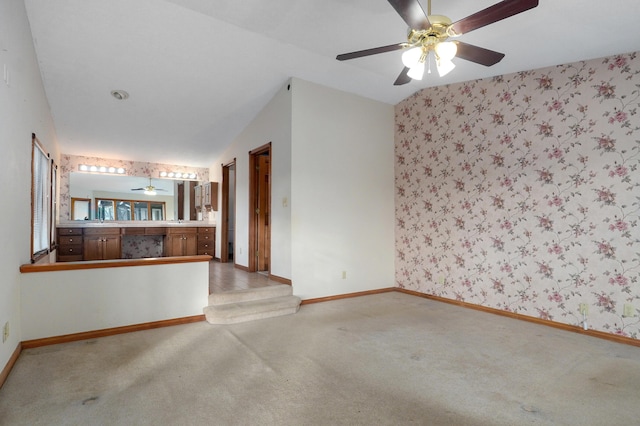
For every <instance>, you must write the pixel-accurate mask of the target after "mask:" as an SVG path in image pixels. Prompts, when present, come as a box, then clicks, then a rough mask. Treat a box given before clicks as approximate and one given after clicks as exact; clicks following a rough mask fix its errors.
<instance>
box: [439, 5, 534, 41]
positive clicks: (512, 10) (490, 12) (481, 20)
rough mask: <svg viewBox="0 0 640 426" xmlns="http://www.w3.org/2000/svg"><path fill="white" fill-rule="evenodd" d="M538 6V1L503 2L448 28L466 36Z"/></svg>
mask: <svg viewBox="0 0 640 426" xmlns="http://www.w3.org/2000/svg"><path fill="white" fill-rule="evenodd" d="M536 6H538V0H503V1H501V2H500V3H496V4H494V5H493V6H489V7H488V8H486V9H483V10H481V11H480V12H476V13H474V14H473V15H469V16H467V17H466V18H462V19H461V20H459V21H457V22H454V23H453V24H451V26H450V27H449V28H450V30H453V33H454V34H456V35H461V34H466V33H468V32H470V31H473V30H477V29H478V28H481V27H484V26H485V25H489V24H492V23H494V22H498V21H500V20H502V19H505V18H508V17H510V16H513V15H517V14H518V13H521V12H524V11H526V10H529V9H533V8H534V7H536Z"/></svg>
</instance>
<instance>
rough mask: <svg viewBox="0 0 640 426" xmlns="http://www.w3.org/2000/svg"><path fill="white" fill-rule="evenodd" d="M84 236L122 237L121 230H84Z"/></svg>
mask: <svg viewBox="0 0 640 426" xmlns="http://www.w3.org/2000/svg"><path fill="white" fill-rule="evenodd" d="M84 235H120V228H84Z"/></svg>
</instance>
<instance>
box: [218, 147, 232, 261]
mask: <svg viewBox="0 0 640 426" xmlns="http://www.w3.org/2000/svg"><path fill="white" fill-rule="evenodd" d="M220 216H221V218H220V219H221V222H222V223H221V229H220V233H221V235H220V262H221V263H226V262H234V259H235V257H234V253H235V243H236V225H235V224H236V159H235V158H234V159H233V161H232V162H230V163H229V164H223V165H222V206H221V212H220Z"/></svg>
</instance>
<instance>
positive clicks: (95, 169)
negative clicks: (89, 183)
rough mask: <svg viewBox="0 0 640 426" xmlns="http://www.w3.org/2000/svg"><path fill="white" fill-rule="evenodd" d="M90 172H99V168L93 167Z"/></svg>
mask: <svg viewBox="0 0 640 426" xmlns="http://www.w3.org/2000/svg"><path fill="white" fill-rule="evenodd" d="M89 171H90V172H97V171H98V167H97V166H91V167H89Z"/></svg>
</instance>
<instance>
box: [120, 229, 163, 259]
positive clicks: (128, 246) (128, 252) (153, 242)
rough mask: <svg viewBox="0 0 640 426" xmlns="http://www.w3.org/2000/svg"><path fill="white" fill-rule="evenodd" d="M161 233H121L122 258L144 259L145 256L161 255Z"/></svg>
mask: <svg viewBox="0 0 640 426" xmlns="http://www.w3.org/2000/svg"><path fill="white" fill-rule="evenodd" d="M163 250H164V246H163V238H162V235H153V236H152V235H145V236H141V235H123V236H122V258H123V259H144V258H147V257H162V256H163Z"/></svg>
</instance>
